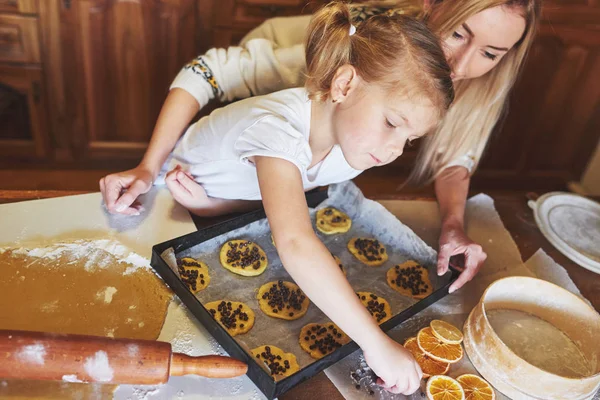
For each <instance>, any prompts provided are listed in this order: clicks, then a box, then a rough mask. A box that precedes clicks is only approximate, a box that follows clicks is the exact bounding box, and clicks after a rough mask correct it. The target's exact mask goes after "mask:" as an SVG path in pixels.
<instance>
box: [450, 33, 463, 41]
mask: <svg viewBox="0 0 600 400" xmlns="http://www.w3.org/2000/svg"><path fill="white" fill-rule="evenodd" d="M452 37H453V38H454V39H457V40H462V39H464V37H463V35H461V34H460V33H458V32H456V31H454V32H453V33H452Z"/></svg>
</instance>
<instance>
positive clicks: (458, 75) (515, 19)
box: [443, 6, 525, 82]
mask: <svg viewBox="0 0 600 400" xmlns="http://www.w3.org/2000/svg"><path fill="white" fill-rule="evenodd" d="M524 32H525V19H524V18H523V16H522V15H521V14H520V10H519V9H516V8H509V7H505V6H497V7H493V8H488V9H487V10H484V11H481V12H479V13H477V14H475V15H473V16H472V17H470V18H468V19H467V20H466V21H465V22H464V23H463V24H462V25H461V26H459V27H458V28H457V29H456V30H455V31H454V32H452V33H451V34H450V35H449V36H448V37H446V38H444V42H443V43H444V52H445V53H446V59H447V60H448V64H450V67H452V79H453V80H454V81H455V82H457V81H460V80H463V79H473V78H477V77H480V76H482V75H484V74H486V73H487V72H488V71H490V70H491V69H492V68H494V67H495V66H496V65H497V64H498V62H499V61H500V60H501V59H502V57H504V55H505V54H506V53H507V52H508V51H509V50H510V49H512V48H513V47H514V45H515V44H516V43H517V42H518V41H519V39H521V37H522V36H523V33H524Z"/></svg>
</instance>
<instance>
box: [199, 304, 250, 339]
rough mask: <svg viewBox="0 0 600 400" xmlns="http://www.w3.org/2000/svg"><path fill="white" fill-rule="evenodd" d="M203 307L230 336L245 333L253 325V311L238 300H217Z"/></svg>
mask: <svg viewBox="0 0 600 400" xmlns="http://www.w3.org/2000/svg"><path fill="white" fill-rule="evenodd" d="M204 307H205V308H206V309H207V310H208V312H210V313H211V315H212V317H213V318H214V319H216V320H217V322H218V323H219V324H221V326H222V327H223V328H225V330H227V332H229V334H230V335H231V336H236V335H241V334H244V333H247V332H248V331H249V330H250V329H252V327H253V326H254V311H252V309H251V308H250V307H248V306H247V305H246V304H244V303H240V302H239V301H227V300H217V301H212V302H210V303H207V304H205V305H204Z"/></svg>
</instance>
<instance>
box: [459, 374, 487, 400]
mask: <svg viewBox="0 0 600 400" xmlns="http://www.w3.org/2000/svg"><path fill="white" fill-rule="evenodd" d="M456 381H457V382H458V383H460V385H461V386H462V388H463V390H464V391H465V400H494V399H495V398H496V393H495V392H494V389H493V388H492V386H491V385H490V384H489V383H487V382H486V381H485V380H484V379H481V378H480V377H478V376H477V375H473V374H464V375H461V376H459V377H458V378H456Z"/></svg>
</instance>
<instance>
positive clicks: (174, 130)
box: [100, 89, 200, 215]
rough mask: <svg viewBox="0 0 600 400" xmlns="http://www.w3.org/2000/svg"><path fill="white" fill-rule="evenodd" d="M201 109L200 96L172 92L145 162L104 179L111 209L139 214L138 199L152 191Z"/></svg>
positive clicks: (174, 90)
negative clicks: (198, 98) (166, 162)
mask: <svg viewBox="0 0 600 400" xmlns="http://www.w3.org/2000/svg"><path fill="white" fill-rule="evenodd" d="M199 109H200V106H199V104H198V102H197V101H196V99H195V98H194V97H193V96H191V95H190V94H189V93H188V92H186V91H185V90H182V89H173V90H171V91H170V92H169V95H168V96H167V99H166V100H165V103H164V104H163V107H162V109H161V110H160V114H159V116H158V120H157V121H156V126H155V127H154V131H153V132H152V138H151V139H150V144H149V145H148V149H147V150H146V153H145V155H144V158H143V159H142V161H141V163H140V164H139V165H138V166H137V167H136V168H134V169H131V170H128V171H124V172H119V173H116V174H111V175H108V176H106V177H104V178H102V179H101V180H100V191H101V192H102V197H103V198H104V203H105V204H106V207H107V208H108V210H109V211H110V212H116V213H122V214H128V215H136V214H139V206H137V205H135V204H134V202H135V200H136V199H137V198H138V196H139V195H141V194H144V193H146V192H148V190H150V188H151V187H152V182H153V181H154V179H156V176H157V175H158V173H159V172H160V168H161V167H162V165H163V164H164V162H165V160H166V159H167V156H168V155H169V154H170V153H171V151H172V150H173V148H174V147H175V144H176V143H177V140H178V139H179V137H180V136H181V134H182V133H183V132H184V130H185V129H186V128H187V126H188V125H189V124H190V122H191V120H192V118H194V116H195V115H196V113H197V112H198V110H199Z"/></svg>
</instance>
